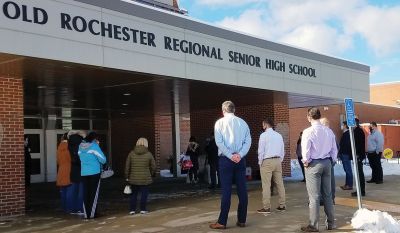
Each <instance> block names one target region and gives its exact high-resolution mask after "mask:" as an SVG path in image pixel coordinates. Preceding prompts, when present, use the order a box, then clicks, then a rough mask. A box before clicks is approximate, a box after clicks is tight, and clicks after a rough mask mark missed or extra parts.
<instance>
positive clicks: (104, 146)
mask: <svg viewBox="0 0 400 233" xmlns="http://www.w3.org/2000/svg"><path fill="white" fill-rule="evenodd" d="M98 139H99V146H100V148H101V150H102V151H103V153H104V154H107V152H108V147H107V135H105V134H98Z"/></svg>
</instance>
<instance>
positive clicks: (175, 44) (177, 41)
mask: <svg viewBox="0 0 400 233" xmlns="http://www.w3.org/2000/svg"><path fill="white" fill-rule="evenodd" d="M172 42H173V46H174V51H177V52H179V40H178V39H175V38H174V39H173V40H172Z"/></svg>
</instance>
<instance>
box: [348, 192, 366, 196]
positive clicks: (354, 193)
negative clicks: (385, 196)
mask: <svg viewBox="0 0 400 233" xmlns="http://www.w3.org/2000/svg"><path fill="white" fill-rule="evenodd" d="M351 196H352V197H357V192H352V193H351ZM361 196H363V197H365V193H361Z"/></svg>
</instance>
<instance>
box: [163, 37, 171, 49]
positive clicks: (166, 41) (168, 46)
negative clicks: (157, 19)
mask: <svg viewBox="0 0 400 233" xmlns="http://www.w3.org/2000/svg"><path fill="white" fill-rule="evenodd" d="M171 41H172V40H171V38H170V37H168V36H164V48H165V49H169V50H172V47H171Z"/></svg>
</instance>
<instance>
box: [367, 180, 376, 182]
mask: <svg viewBox="0 0 400 233" xmlns="http://www.w3.org/2000/svg"><path fill="white" fill-rule="evenodd" d="M366 182H367V183H375V182H376V181H375V180H367V181H366Z"/></svg>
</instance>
